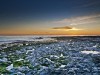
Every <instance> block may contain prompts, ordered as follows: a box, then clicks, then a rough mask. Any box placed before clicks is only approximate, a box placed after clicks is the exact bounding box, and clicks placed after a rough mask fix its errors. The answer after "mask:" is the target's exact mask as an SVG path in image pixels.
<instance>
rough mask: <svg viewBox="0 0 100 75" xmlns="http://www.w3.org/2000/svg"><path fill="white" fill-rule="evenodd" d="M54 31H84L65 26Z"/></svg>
mask: <svg viewBox="0 0 100 75" xmlns="http://www.w3.org/2000/svg"><path fill="white" fill-rule="evenodd" d="M52 29H57V30H66V31H69V30H74V31H77V30H83V29H78V28H75V27H69V26H64V27H54V28H52Z"/></svg>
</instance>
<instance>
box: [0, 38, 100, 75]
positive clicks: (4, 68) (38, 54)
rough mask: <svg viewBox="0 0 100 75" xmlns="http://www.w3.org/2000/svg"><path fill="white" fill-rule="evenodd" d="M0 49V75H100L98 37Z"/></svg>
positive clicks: (7, 45) (16, 44)
mask: <svg viewBox="0 0 100 75" xmlns="http://www.w3.org/2000/svg"><path fill="white" fill-rule="evenodd" d="M52 38H54V39H55V40H56V42H55V41H49V42H45V43H44V42H42V43H41V42H39V43H36V42H24V43H23V42H21V43H12V44H6V45H2V46H1V50H0V74H3V75H15V74H17V75H100V42H99V40H100V37H95V36H94V37H52Z"/></svg>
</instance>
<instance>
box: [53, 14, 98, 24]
mask: <svg viewBox="0 0 100 75" xmlns="http://www.w3.org/2000/svg"><path fill="white" fill-rule="evenodd" d="M95 22H100V14H98V15H90V16H79V17H72V18H65V19H62V20H59V21H54V22H53V23H59V24H66V25H81V24H89V23H95Z"/></svg>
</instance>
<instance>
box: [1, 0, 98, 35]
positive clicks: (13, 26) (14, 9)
mask: <svg viewBox="0 0 100 75" xmlns="http://www.w3.org/2000/svg"><path fill="white" fill-rule="evenodd" d="M0 34H1V35H20V34H36V35H40V34H42V35H43V34H44V35H45V34H48V35H100V0H0Z"/></svg>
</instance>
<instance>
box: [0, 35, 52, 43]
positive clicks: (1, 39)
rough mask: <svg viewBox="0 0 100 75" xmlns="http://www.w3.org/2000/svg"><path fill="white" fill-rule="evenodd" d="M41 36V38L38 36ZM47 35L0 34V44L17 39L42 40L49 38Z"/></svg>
mask: <svg viewBox="0 0 100 75" xmlns="http://www.w3.org/2000/svg"><path fill="white" fill-rule="evenodd" d="M40 37H41V38H40ZM49 39H50V38H49V36H44V35H43V36H42V35H40V36H0V44H4V43H12V42H17V41H43V40H49Z"/></svg>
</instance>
